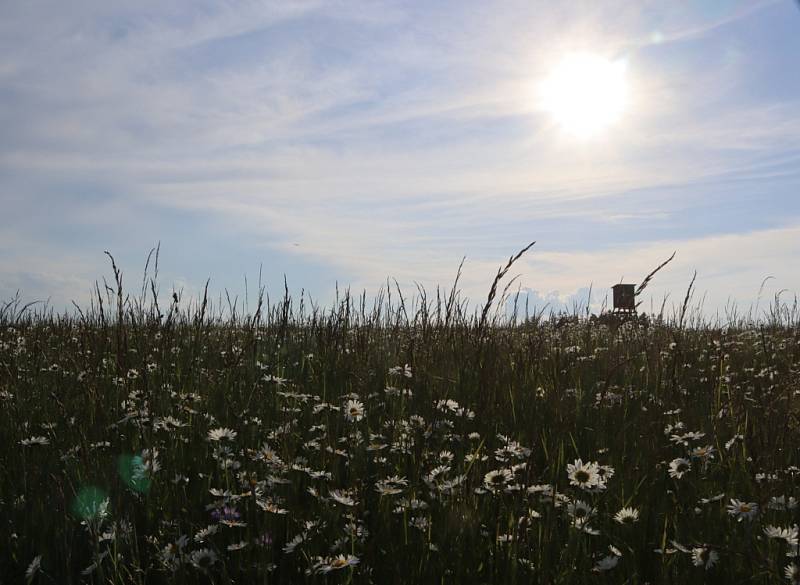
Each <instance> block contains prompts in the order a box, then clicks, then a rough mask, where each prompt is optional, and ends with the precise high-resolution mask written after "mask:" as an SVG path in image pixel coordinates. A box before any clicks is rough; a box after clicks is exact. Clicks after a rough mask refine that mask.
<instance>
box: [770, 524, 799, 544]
mask: <svg viewBox="0 0 800 585" xmlns="http://www.w3.org/2000/svg"><path fill="white" fill-rule="evenodd" d="M764 534H766V535H767V537H768V538H778V539H782V540H785V541H786V542H787V543H788V544H789V545H791V546H797V535H798V529H797V526H796V525H795V526H791V527H789V528H781V527H780V526H772V525H767V526H765V527H764Z"/></svg>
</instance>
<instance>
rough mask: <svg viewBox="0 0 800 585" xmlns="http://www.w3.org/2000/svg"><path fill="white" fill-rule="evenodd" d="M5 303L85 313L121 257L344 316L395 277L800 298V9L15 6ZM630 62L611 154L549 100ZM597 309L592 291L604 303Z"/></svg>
mask: <svg viewBox="0 0 800 585" xmlns="http://www.w3.org/2000/svg"><path fill="white" fill-rule="evenodd" d="M0 16H1V18H0V128H3V131H2V134H0V203H2V207H0V209H2V212H0V298H8V297H10V296H11V295H12V294H14V292H15V291H16V290H17V289H21V291H22V294H23V296H24V297H25V298H26V299H34V298H50V299H51V302H52V303H53V305H54V306H56V307H60V306H66V305H67V304H68V303H69V301H70V300H71V299H75V300H76V301H78V302H79V303H82V302H85V301H86V299H87V298H88V294H89V292H88V291H89V288H90V286H91V284H92V283H93V282H94V280H95V279H96V278H99V277H101V276H102V275H106V276H107V275H108V274H109V269H108V268H109V267H108V265H107V262H106V258H105V257H104V255H103V250H110V251H112V253H114V254H115V255H116V256H117V258H118V260H119V262H120V264H121V265H122V267H123V269H124V270H125V274H126V277H127V279H128V281H129V282H138V281H139V280H140V278H141V272H142V269H143V265H144V260H145V257H146V255H147V252H148V251H149V250H150V248H151V247H152V246H154V245H155V244H156V242H158V241H160V242H161V251H162V255H161V277H162V278H161V280H162V290H164V291H165V292H167V291H168V290H169V289H170V288H171V287H172V286H173V285H174V286H176V287H183V288H184V289H185V290H186V291H187V292H188V293H190V294H191V293H196V292H197V291H198V290H199V288H200V287H201V286H202V284H203V283H204V282H205V280H206V278H211V288H212V289H213V290H215V291H221V290H223V289H224V288H228V289H230V290H232V291H240V290H241V288H242V285H243V281H244V275H245V274H247V275H248V277H249V279H250V281H251V282H252V281H253V280H254V279H255V278H256V276H257V274H258V269H259V266H260V265H262V264H263V270H264V277H265V282H266V283H267V285H268V287H269V288H270V289H271V290H273V291H277V290H279V289H280V288H281V287H282V281H283V274H284V273H285V274H286V275H287V277H288V280H289V283H290V285H291V286H292V288H293V289H294V290H299V289H300V288H304V289H305V290H307V291H310V292H311V293H312V295H313V296H314V297H315V298H317V299H318V300H320V302H322V303H325V302H328V301H330V299H331V298H332V295H333V290H334V286H335V283H336V282H338V283H339V286H340V287H342V286H348V285H349V286H351V287H352V288H353V289H356V290H361V289H367V290H368V291H375V290H376V289H377V288H378V287H380V286H381V283H384V282H385V280H386V278H387V277H393V278H396V279H397V280H398V281H399V282H400V284H401V285H402V286H404V287H408V288H409V290H410V289H411V288H412V287H413V283H414V282H415V281H416V282H420V283H422V284H424V285H426V286H429V287H430V286H435V284H436V283H442V284H445V285H447V284H448V283H449V282H450V281H451V279H452V277H453V275H454V273H455V270H456V267H457V266H458V263H459V261H460V260H461V258H462V256H466V257H467V261H466V264H465V273H464V279H463V290H464V292H465V294H467V295H469V296H471V297H474V298H475V299H476V300H478V299H481V298H483V297H484V295H485V293H486V290H487V288H488V285H489V283H490V282H491V279H492V277H493V274H494V272H495V271H496V269H497V267H498V265H499V264H500V263H501V262H503V261H504V259H506V258H507V257H508V255H509V254H511V253H513V252H514V251H516V250H517V249H519V248H520V247H522V246H523V245H525V244H526V243H527V242H529V241H531V240H537V242H538V243H537V245H536V246H535V247H534V248H533V250H532V251H531V253H529V255H528V256H526V257H525V258H524V259H523V261H521V262H520V264H519V265H518V272H519V273H520V280H519V282H520V284H521V285H522V287H523V288H524V289H526V290H529V291H530V294H531V295H532V298H534V299H547V300H549V301H553V302H556V300H558V301H565V302H570V300H571V299H572V298H573V295H578V296H580V295H581V291H582V290H583V289H584V288H585V287H587V286H588V285H590V284H592V285H593V286H594V288H595V290H598V291H600V295H601V296H602V295H603V294H604V289H606V288H607V287H608V286H610V285H611V284H614V283H616V282H619V280H620V279H622V278H624V279H626V280H629V281H632V282H637V281H638V280H640V279H641V278H642V277H643V276H644V275H645V274H646V273H647V272H648V271H649V270H650V269H651V268H652V267H654V266H655V265H656V264H658V262H659V261H660V260H662V259H664V258H666V257H668V256H669V255H670V254H671V253H672V251H673V250H676V251H677V257H676V260H675V261H674V262H673V263H672V264H671V265H670V266H669V268H668V269H665V271H664V272H663V273H662V274H661V275H660V277H659V280H658V281H657V282H656V283H654V285H653V286H652V288H651V291H652V293H653V295H655V298H656V299H660V298H662V296H663V295H664V294H671V295H672V297H675V298H682V296H683V291H685V287H686V286H687V285H688V282H689V281H690V279H691V277H692V274H693V272H694V271H695V270H697V272H698V279H697V287H698V290H699V291H700V292H701V293H705V294H706V301H705V303H706V309H707V310H708V311H713V310H715V309H716V308H719V307H722V306H724V305H725V304H726V303H727V302H728V301H729V299H735V300H736V301H738V302H739V303H741V304H743V305H744V306H746V305H747V304H749V303H752V302H754V300H755V297H756V295H757V293H758V290H759V286H760V285H761V282H762V280H763V279H764V278H765V277H767V276H772V277H774V278H773V279H771V280H770V281H768V286H767V288H766V294H767V295H770V294H772V293H773V292H775V291H777V290H781V289H788V291H789V294H793V293H795V292H797V291H800V271H797V270H796V268H795V266H796V265H797V260H798V258H800V75H797V71H798V66H799V65H798V63H799V62H800V10H799V9H798V5H797V4H796V3H795V2H792V1H790V0H774V1H757V0H753V1H750V2H736V1H725V0H717V1H714V2H710V1H709V2H700V1H698V2H671V3H664V2H635V3H632V2H574V3H553V2H544V1H542V2H536V1H530V0H528V1H525V2H513V1H509V2H483V1H481V2H477V1H476V2H471V1H467V0H459V1H453V2H437V3H431V2H352V3H351V2H314V1H297V2H275V3H269V2H234V1H226V2H219V1H214V2H203V1H195V2H190V3H189V2H187V3H169V5H168V7H165V6H164V3H162V2H155V1H153V2H150V1H147V0H143V1H140V2H135V3H128V4H121V3H109V2H99V1H77V2H71V3H69V5H67V4H56V3H45V2H36V1H31V2H13V3H11V2H9V3H5V4H4V5H3V6H2V8H0ZM575 52H580V53H586V54H593V55H599V56H602V57H603V58H607V59H611V60H623V61H624V62H625V63H626V66H627V69H626V71H627V79H628V83H629V88H630V95H631V99H630V104H629V106H628V108H627V109H626V110H625V112H624V113H623V115H622V117H621V118H620V120H619V121H618V122H617V123H616V124H614V125H611V126H609V127H608V128H607V130H606V131H605V132H603V133H602V134H599V135H597V136H595V137H593V138H591V139H589V140H583V139H577V138H575V137H572V136H566V135H565V134H564V133H563V132H562V131H560V130H559V128H558V127H557V126H556V125H555V124H554V122H553V119H552V116H550V115H549V114H548V113H547V112H543V111H542V110H541V108H540V107H538V105H537V99H536V90H535V88H536V87H538V84H540V82H541V80H542V79H543V78H545V77H546V76H547V75H548V72H549V71H551V70H552V68H553V66H554V64H556V63H557V62H558V61H559V60H560V59H561V58H562V56H563V55H566V54H571V53H575ZM600 300H601V298H600V297H598V298H597V299H595V302H600Z"/></svg>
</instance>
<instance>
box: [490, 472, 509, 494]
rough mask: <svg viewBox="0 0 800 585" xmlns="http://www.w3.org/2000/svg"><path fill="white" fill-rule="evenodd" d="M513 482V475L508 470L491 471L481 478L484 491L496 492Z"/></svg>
mask: <svg viewBox="0 0 800 585" xmlns="http://www.w3.org/2000/svg"><path fill="white" fill-rule="evenodd" d="M513 480H514V474H513V473H511V470H510V469H493V470H492V471H490V472H489V473H487V474H486V475H484V476H483V485H484V486H486V489H488V490H490V491H492V492H496V491H498V490H501V489H503V488H504V487H505V486H506V484H508V483H509V482H511V481H513Z"/></svg>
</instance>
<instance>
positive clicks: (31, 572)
mask: <svg viewBox="0 0 800 585" xmlns="http://www.w3.org/2000/svg"><path fill="white" fill-rule="evenodd" d="M41 568H42V555H37V556H35V557H33V560H32V561H31V564H30V565H28V568H27V569H25V579H26V580H27V582H28V583H30V582H31V581H33V578H34V577H36V575H38V574H39V571H40V570H41Z"/></svg>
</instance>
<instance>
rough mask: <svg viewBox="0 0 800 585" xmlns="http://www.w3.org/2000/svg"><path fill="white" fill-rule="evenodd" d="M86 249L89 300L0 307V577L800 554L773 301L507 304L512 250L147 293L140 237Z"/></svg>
mask: <svg viewBox="0 0 800 585" xmlns="http://www.w3.org/2000/svg"><path fill="white" fill-rule="evenodd" d="M517 257H519V255H518V256H517ZM110 259H111V261H112V263H113V264H112V272H113V281H111V282H110V283H109V282H105V281H104V282H103V283H102V285H101V284H100V283H97V284H96V287H95V293H96V294H95V298H94V299H93V300H92V302H91V304H90V306H88V307H85V308H77V307H76V308H75V310H74V311H73V312H70V313H63V314H59V313H56V312H54V311H53V310H52V309H49V308H48V307H47V306H43V305H36V304H33V305H26V304H24V303H23V301H22V299H21V298H20V297H19V296H17V297H16V298H14V299H12V300H11V301H9V302H7V303H5V304H3V305H2V307H0V469H2V470H3V473H0V512H1V514H0V517H1V518H2V523H0V575H2V578H0V581H2V582H9V583H11V582H21V581H24V580H25V579H26V578H27V579H28V581H30V582H39V583H48V582H54V583H81V582H88V583H162V582H163V583H195V582H209V583H210V582H213V583H300V582H327V581H337V582H348V583H349V582H352V583H376V584H383V583H428V582H431V583H432V582H436V583H587V582H597V583H630V584H637V583H638V584H644V583H692V582H696V583H704V582H707V583H733V582H736V583H738V582H748V583H779V582H786V571H787V567H788V568H789V570H791V569H792V567H793V566H794V565H793V564H792V563H797V562H798V559H797V556H796V555H797V554H798V550H797V546H796V538H797V537H796V531H795V532H794V533H792V526H794V525H796V523H797V521H798V509H797V505H796V500H795V499H794V498H797V497H800V494H798V493H797V484H796V476H797V472H798V471H800V468H798V467H797V466H798V465H800V462H798V450H797V448H798V442H797V438H798V409H797V401H798V392H800V386H798V374H799V373H800V367H799V365H798V364H800V329H799V328H798V311H797V303H796V301H795V302H794V303H791V304H790V303H787V302H784V301H782V300H781V297H780V295H778V296H776V297H775V298H774V299H773V302H772V304H771V306H770V307H769V308H768V309H766V310H765V311H763V312H761V313H758V312H757V310H756V311H753V312H750V313H748V314H744V315H740V314H738V313H737V312H736V311H735V310H734V309H732V308H731V309H730V310H729V311H728V313H727V314H726V315H725V316H724V319H722V318H718V319H717V320H716V321H709V320H708V319H707V318H705V317H703V315H702V313H701V311H700V309H699V306H698V305H694V307H695V308H694V309H693V308H692V307H693V306H692V287H690V288H689V290H688V291H687V293H686V296H685V300H684V302H683V303H682V305H681V306H680V307H677V308H676V309H675V310H674V312H673V313H671V314H668V313H667V312H666V311H665V310H664V309H663V307H662V310H661V312H660V313H659V314H655V315H649V316H648V317H647V318H636V319H627V320H626V319H620V318H616V317H613V316H610V315H607V314H604V315H601V316H600V317H594V316H589V315H588V311H587V312H584V311H582V310H581V311H579V310H577V309H576V311H574V312H573V313H572V314H569V315H564V314H553V313H550V314H545V313H543V312H529V311H528V310H527V308H526V309H525V310H522V308H521V307H517V306H516V303H515V304H514V306H515V307H516V308H517V309H519V311H517V310H516V309H515V310H514V312H513V314H512V315H511V316H510V317H509V316H508V315H507V314H506V312H505V310H504V309H505V307H506V306H507V305H508V304H509V303H508V302H507V301H508V300H509V296H510V295H508V290H509V289H508V287H506V289H505V290H504V291H503V292H502V293H501V294H500V297H499V301H498V302H497V303H496V304H493V303H494V301H495V300H497V291H498V290H499V289H498V286H499V283H500V280H501V278H502V277H504V276H505V274H506V273H507V271H508V268H509V267H510V266H511V264H513V260H514V257H512V258H511V259H510V261H509V264H508V265H507V266H506V269H505V270H503V269H501V271H499V272H498V278H496V279H495V282H494V283H493V284H492V287H491V289H490V293H489V296H488V298H487V302H486V303H485V304H484V305H482V306H479V307H475V308H472V309H471V308H470V307H469V304H468V302H467V300H466V299H464V298H463V297H462V295H461V293H460V291H459V289H458V277H456V281H455V283H454V285H453V286H452V288H448V289H446V290H445V289H438V288H437V289H436V291H435V293H434V294H429V293H428V292H427V291H425V289H424V288H422V287H420V288H418V290H417V294H416V295H415V296H414V297H413V298H405V297H404V296H403V294H402V293H401V291H400V289H399V287H397V286H396V283H394V286H391V283H390V284H388V285H387V287H386V288H385V289H384V290H383V291H382V292H381V293H380V294H379V295H377V297H376V298H375V299H374V301H373V302H371V303H369V302H368V301H367V297H366V295H365V294H362V295H360V296H354V295H352V294H351V293H350V291H349V290H345V291H341V292H340V293H338V295H337V301H336V303H335V304H334V305H333V306H332V307H329V308H322V307H319V306H317V305H316V304H315V303H314V302H313V301H312V300H311V299H310V298H308V297H307V295H305V294H303V295H301V296H300V297H299V298H292V297H291V296H290V294H289V292H288V286H287V287H285V290H284V295H283V296H282V297H281V298H278V299H274V300H273V299H270V298H269V297H268V296H267V295H266V293H265V289H264V287H263V286H261V284H260V280H259V285H258V289H257V295H256V298H255V299H254V305H253V306H254V310H252V311H247V310H245V309H243V308H242V307H241V305H240V304H239V300H238V299H235V298H234V299H231V298H230V297H229V296H228V295H226V296H225V298H224V299H223V298H220V299H219V300H217V301H213V300H212V299H211V298H209V295H208V286H206V288H205V290H204V292H203V294H202V296H200V297H199V298H197V299H193V300H191V301H188V300H187V299H182V298H181V295H180V293H179V291H173V292H172V294H171V295H170V302H169V304H167V305H166V306H163V305H164V304H163V301H160V298H161V297H160V294H159V293H160V291H159V289H158V283H157V272H158V268H157V264H158V262H157V252H156V254H155V255H154V256H152V257H150V258H148V262H147V265H146V267H145V277H144V278H143V280H142V284H141V288H140V290H139V291H138V293H137V294H133V295H131V294H129V293H128V292H127V289H126V288H125V282H124V281H123V275H122V272H121V270H120V269H119V268H118V267H117V265H116V263H115V262H114V261H113V258H110ZM151 260H153V263H152V265H153V274H152V275H150V274H149V270H150V268H151ZM458 273H459V274H460V268H459V272H458ZM512 299H513V297H512ZM160 302H161V305H160V304H159V303H160ZM723 321H724V322H723ZM577 459H580V460H581V465H578V467H579V468H581V467H582V468H584V469H585V470H588V473H589V475H590V476H592V477H593V482H589V483H587V484H584V485H583V486H579V485H575V482H571V481H570V476H569V474H568V465H573V467H571V468H570V469H571V470H573V471H574V469H575V468H574V466H575V465H576V460H577ZM682 459H685V460H686V461H688V467H689V469H688V470H687V471H686V472H685V473H681V472H676V469H677V465H678V464H676V463H675V462H676V461H680V460H682ZM671 470H672V471H673V473H672V474H671V473H670V471H671ZM597 474H601V476H598V475H597ZM678 476H679V477H678ZM574 477H576V476H575V475H574V474H573V479H574ZM731 499H734V500H736V501H735V502H731ZM623 508H631V509H632V510H633V511H631V512H625V513H623V514H621V515H618V513H619V512H620V511H621V510H622V509H623ZM615 518H616V519H615ZM626 518H627V519H628V520H629V521H627V522H621V521H622V520H625V519H626ZM768 527H771V528H772V529H774V530H772V532H770V534H771V535H772V537H770V536H768V534H767V533H766V532H765V530H767V531H768V532H769V531H770V530H771V528H768ZM778 528H785V529H787V532H786V534H785V535H784V536H783V537H781V536H775V534H778V533H776V532H775V530H777V529H778ZM792 534H794V537H792ZM26 573H27V577H26Z"/></svg>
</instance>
